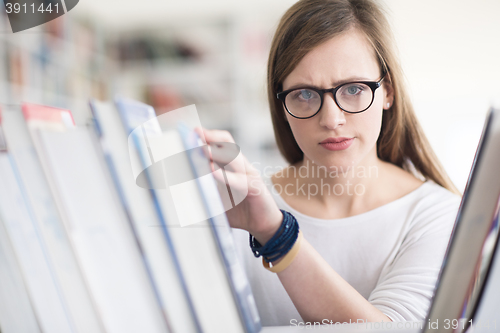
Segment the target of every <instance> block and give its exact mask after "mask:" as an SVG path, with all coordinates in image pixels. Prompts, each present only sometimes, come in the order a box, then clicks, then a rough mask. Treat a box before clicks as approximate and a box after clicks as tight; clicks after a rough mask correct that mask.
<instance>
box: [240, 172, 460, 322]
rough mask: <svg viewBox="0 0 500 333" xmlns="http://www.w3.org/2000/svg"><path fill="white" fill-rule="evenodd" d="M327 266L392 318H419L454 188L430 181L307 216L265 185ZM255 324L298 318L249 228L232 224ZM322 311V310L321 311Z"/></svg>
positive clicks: (453, 209) (440, 252)
mask: <svg viewBox="0 0 500 333" xmlns="http://www.w3.org/2000/svg"><path fill="white" fill-rule="evenodd" d="M271 192H272V193H273V197H274V199H275V200H276V203H277V204H278V207H279V208H280V209H283V210H286V211H288V212H290V213H292V214H293V215H294V216H295V218H296V219H297V221H298V223H299V226H300V229H301V230H302V232H303V235H304V238H305V239H307V241H308V242H309V243H310V244H311V245H312V246H313V247H314V248H315V249H316V250H317V251H318V253H319V254H320V255H321V256H322V257H323V258H324V259H325V260H326V262H328V263H329V264H330V265H331V267H333V269H334V270H335V271H336V272H337V273H338V274H339V275H340V276H342V278H344V279H345V280H346V281H347V282H348V283H349V284H350V285H351V286H353V287H354V288H355V289H356V290H357V291H358V292H359V293H360V294H361V295H362V296H363V297H365V298H366V299H367V300H368V301H369V302H370V303H371V304H372V305H373V306H375V307H376V308H378V309H379V310H380V311H381V312H383V313H384V314H385V315H387V316H388V317H390V318H391V319H392V320H393V321H423V320H425V316H426V314H427V312H428V310H429V306H430V301H431V298H432V295H433V293H434V288H435V284H436V281H437V277H438V274H439V271H440V268H441V264H442V260H443V257H444V253H445V251H446V248H447V246H448V242H449V239H450V235H451V231H452V229H453V225H454V222H455V218H456V215H457V211H458V207H459V204H460V199H461V198H460V196H458V195H456V194H453V193H452V192H450V191H448V190H446V189H445V188H443V187H441V186H439V185H437V184H436V183H434V182H432V181H426V182H425V183H424V184H422V185H421V186H420V187H419V188H417V189H416V190H414V191H413V192H411V193H409V194H407V195H405V196H403V197H401V198H399V199H397V200H395V201H393V202H390V203H388V204H385V205H383V206H381V207H378V208H376V209H373V210H371V211H368V212H366V213H362V214H359V215H356V216H351V217H347V218H342V219H333V220H326V219H318V218H313V217H310V216H307V215H304V214H301V213H300V212H298V211H296V210H295V209H293V208H292V207H290V206H289V205H288V204H287V203H286V202H285V201H284V200H283V198H282V197H281V196H280V195H279V194H278V193H276V192H274V191H271ZM233 234H234V236H235V240H236V244H237V250H238V254H239V257H240V259H241V261H242V263H243V265H244V267H245V270H246V273H247V275H248V279H249V281H250V285H251V287H252V291H253V293H254V297H255V301H256V304H257V308H258V310H259V314H260V317H261V321H262V325H263V326H277V325H290V324H291V321H292V320H296V322H301V321H302V318H301V317H300V315H299V313H298V311H297V310H296V309H295V306H294V305H293V303H292V301H291V300H290V297H289V296H288V294H287V293H286V291H285V289H284V287H283V285H282V284H281V282H280V280H279V279H278V276H277V275H276V274H275V273H272V272H270V271H268V270H266V269H265V268H264V267H263V266H262V258H255V257H254V256H253V253H252V251H251V249H250V246H249V239H248V238H249V234H248V232H247V231H244V230H241V229H233ZM325 319H326V318H325Z"/></svg>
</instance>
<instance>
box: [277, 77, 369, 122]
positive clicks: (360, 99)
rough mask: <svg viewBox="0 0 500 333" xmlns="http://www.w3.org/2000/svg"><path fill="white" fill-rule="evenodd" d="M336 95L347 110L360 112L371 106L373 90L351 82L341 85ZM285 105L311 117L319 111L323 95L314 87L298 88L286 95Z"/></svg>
mask: <svg viewBox="0 0 500 333" xmlns="http://www.w3.org/2000/svg"><path fill="white" fill-rule="evenodd" d="M335 97H336V99H337V104H338V106H339V107H341V108H342V109H344V110H345V111H347V112H359V111H363V110H365V109H366V108H368V107H369V106H370V103H371V102H372V98H373V91H372V90H371V88H370V87H369V86H367V85H366V84H364V83H350V84H346V85H343V86H341V87H339V89H338V90H337V92H336V94H335ZM285 105H286V107H287V109H288V111H289V112H290V113H292V114H293V115H295V116H297V117H300V118H303V117H310V116H312V115H314V114H315V113H316V112H318V111H319V109H320V107H321V96H320V94H319V93H318V92H317V91H315V90H312V89H297V90H294V91H291V92H290V93H289V94H288V95H287V96H286V98H285Z"/></svg>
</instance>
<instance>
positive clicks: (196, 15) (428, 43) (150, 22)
mask: <svg viewBox="0 0 500 333" xmlns="http://www.w3.org/2000/svg"><path fill="white" fill-rule="evenodd" d="M382 1H383V3H384V4H385V5H386V8H387V10H388V14H389V19H390V21H391V22H392V25H393V30H394V34H395V37H396V41H397V44H398V47H399V50H400V55H401V60H402V64H403V69H404V71H405V73H406V76H407V81H408V83H409V87H410V92H411V96H412V99H413V102H414V105H415V107H416V111H417V116H418V118H419V119H420V121H421V123H422V125H423V127H424V131H425V133H426V134H427V137H428V138H429V140H430V142H431V145H432V146H433V148H434V149H435V151H436V153H437V155H438V157H439V158H440V160H441V161H442V163H443V164H444V166H445V168H446V170H447V171H448V173H449V175H450V176H451V178H452V180H453V181H454V183H455V184H456V185H457V187H458V188H459V189H460V190H463V189H464V187H465V183H466V181H467V176H468V173H469V170H470V167H471V164H472V160H473V157H474V153H475V150H476V147H477V144H478V141H479V137H480V134H481V130H482V126H483V121H484V118H485V115H486V111H487V109H488V106H489V104H490V102H491V101H492V100H493V99H495V98H497V99H500V1H499V0H475V1H470V0H418V1H415V0H382ZM293 2H294V1H293V0H272V1H266V0H253V1H250V0H245V1H243V0H209V1H205V0H184V1H182V2H181V1H173V0H163V1H158V0H142V1H141V2H140V3H137V2H136V1H131V0H85V1H81V3H80V4H79V6H78V7H77V8H79V10H80V11H81V12H89V13H94V14H95V16H96V17H98V18H100V20H101V21H103V22H106V24H108V25H109V26H110V27H113V28H114V29H118V30H127V29H129V30H134V29H137V28H145V27H154V26H155V25H159V24H164V23H165V22H170V23H173V24H175V22H182V21H183V20H186V19H190V20H193V19H195V20H197V19H200V20H204V19H207V18H208V19H210V18H215V17H228V16H229V17H233V18H234V19H235V20H236V21H239V20H240V19H241V20H242V22H245V21H247V24H243V27H245V26H255V27H258V25H259V24H262V22H263V21H266V22H267V23H265V24H264V26H265V28H264V30H265V31H267V30H269V32H270V33H269V35H271V34H272V28H269V27H275V26H276V24H277V20H278V19H279V17H280V15H281V14H282V13H283V12H284V11H285V10H286V9H287V8H288V7H289V6H290V5H291V4H292V3H293ZM265 60H266V59H265V57H261V59H260V60H259V62H262V63H261V66H262V67H263V69H264V70H265V66H266V64H265ZM258 65H259V64H257V63H254V64H252V66H253V67H254V68H257V67H258ZM264 70H262V72H260V71H256V73H259V75H260V76H261V77H262V78H263V79H264V73H265V71H264ZM242 75H246V74H244V73H243V74H242ZM264 85H265V82H264V81H263V82H262V89H261V90H262V91H261V92H260V93H259V95H258V96H257V94H256V95H255V98H256V99H259V98H261V99H262V98H264V93H263V92H264ZM262 105H265V100H263V104H262ZM258 107H259V106H258ZM259 108H260V107H259ZM235 112H237V111H235ZM259 121H260V120H259ZM242 128H244V129H246V132H253V131H254V130H260V131H263V130H264V129H263V127H262V125H260V126H259V127H258V128H255V129H253V127H252V126H250V124H249V123H248V122H246V123H245V124H244V126H242ZM265 128H267V129H268V130H270V129H271V127H270V126H267V127H265ZM243 132H245V131H243ZM254 133H255V132H254ZM242 134H244V133H242ZM242 144H243V145H244V146H245V142H242ZM249 150H250V151H252V149H249Z"/></svg>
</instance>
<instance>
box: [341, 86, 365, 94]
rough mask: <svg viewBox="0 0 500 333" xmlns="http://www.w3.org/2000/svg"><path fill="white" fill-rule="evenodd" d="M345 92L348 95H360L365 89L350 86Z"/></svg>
mask: <svg viewBox="0 0 500 333" xmlns="http://www.w3.org/2000/svg"><path fill="white" fill-rule="evenodd" d="M344 91H345V92H346V94H347V95H358V94H359V93H361V92H362V91H363V88H362V87H360V86H358V85H349V86H347V87H346V88H345V89H344Z"/></svg>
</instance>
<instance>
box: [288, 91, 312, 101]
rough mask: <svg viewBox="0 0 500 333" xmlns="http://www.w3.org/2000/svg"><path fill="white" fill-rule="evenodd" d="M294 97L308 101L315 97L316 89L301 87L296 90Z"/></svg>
mask: <svg viewBox="0 0 500 333" xmlns="http://www.w3.org/2000/svg"><path fill="white" fill-rule="evenodd" d="M292 94H293V98H294V99H298V100H303V101H308V100H311V99H312V98H314V95H315V93H314V91H312V90H309V89H299V90H296V91H294V92H293V93H292Z"/></svg>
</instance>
